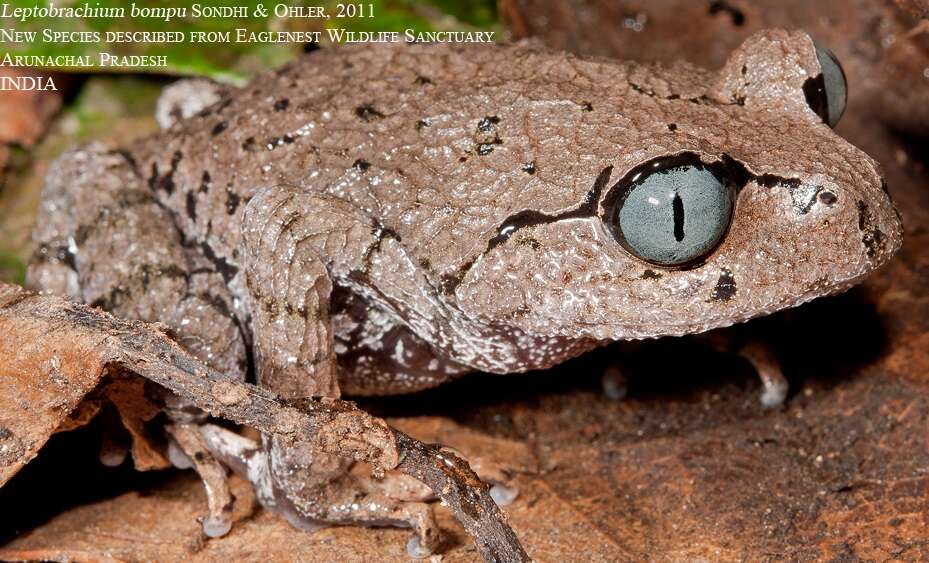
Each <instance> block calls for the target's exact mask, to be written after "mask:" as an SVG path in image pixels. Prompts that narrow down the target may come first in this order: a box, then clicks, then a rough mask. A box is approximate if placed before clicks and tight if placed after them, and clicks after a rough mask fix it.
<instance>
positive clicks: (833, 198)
mask: <svg viewBox="0 0 929 563" xmlns="http://www.w3.org/2000/svg"><path fill="white" fill-rule="evenodd" d="M819 201H821V202H822V203H823V205H835V202H837V201H839V196H837V195H835V194H834V193H832V192H829V191H823V192H819Z"/></svg>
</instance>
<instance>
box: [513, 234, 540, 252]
mask: <svg viewBox="0 0 929 563" xmlns="http://www.w3.org/2000/svg"><path fill="white" fill-rule="evenodd" d="M516 243H517V244H519V245H521V246H528V247H529V248H531V249H533V250H538V249H540V248H542V243H541V242H539V241H538V239H536V238H533V237H520V238H519V239H517V240H516Z"/></svg>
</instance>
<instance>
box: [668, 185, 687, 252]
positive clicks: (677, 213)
mask: <svg viewBox="0 0 929 563" xmlns="http://www.w3.org/2000/svg"><path fill="white" fill-rule="evenodd" d="M671 207H672V209H673V210H674V240H676V241H677V242H681V241H682V240H684V202H683V200H681V195H680V194H679V193H677V192H674V200H673V201H672V202H671Z"/></svg>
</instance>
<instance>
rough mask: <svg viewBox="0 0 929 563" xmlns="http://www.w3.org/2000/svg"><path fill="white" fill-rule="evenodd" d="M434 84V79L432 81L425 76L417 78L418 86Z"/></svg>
mask: <svg viewBox="0 0 929 563" xmlns="http://www.w3.org/2000/svg"><path fill="white" fill-rule="evenodd" d="M432 83H433V82H432V79H431V78H428V77H425V76H417V77H416V84H419V85H420V86H425V85H427V84H432Z"/></svg>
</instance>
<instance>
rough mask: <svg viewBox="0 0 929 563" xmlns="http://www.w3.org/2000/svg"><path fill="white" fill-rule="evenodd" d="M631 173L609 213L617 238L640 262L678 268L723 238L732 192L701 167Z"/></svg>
mask: <svg viewBox="0 0 929 563" xmlns="http://www.w3.org/2000/svg"><path fill="white" fill-rule="evenodd" d="M642 175H643V177H641V178H636V177H635V176H633V178H632V183H631V184H630V185H629V187H628V188H627V190H626V192H625V194H624V196H623V197H622V199H621V201H620V202H619V205H618V209H617V210H616V212H615V213H616V214H615V216H614V219H613V220H614V221H615V222H616V223H615V225H613V228H614V231H615V232H617V234H618V235H619V237H618V238H619V240H620V242H622V243H623V246H625V247H626V249H627V250H629V251H630V252H631V253H632V254H634V255H635V256H637V257H639V258H641V259H642V260H645V261H648V262H652V263H654V264H659V265H662V266H672V267H673V266H682V265H685V264H688V263H692V262H695V261H697V260H699V259H700V258H703V257H704V256H706V255H707V254H708V253H709V252H710V251H711V250H713V249H714V248H715V247H716V245H717V244H718V243H719V241H720V240H722V237H723V235H725V233H726V230H727V229H728V227H729V220H730V217H731V216H732V192H731V190H730V189H729V188H728V187H727V186H726V184H725V183H724V182H723V181H722V180H721V179H720V178H718V177H717V176H716V174H714V173H713V172H712V171H711V170H710V169H708V168H706V167H704V166H701V165H696V164H694V165H682V166H675V167H673V168H666V169H662V170H656V171H654V172H651V173H647V172H642Z"/></svg>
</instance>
